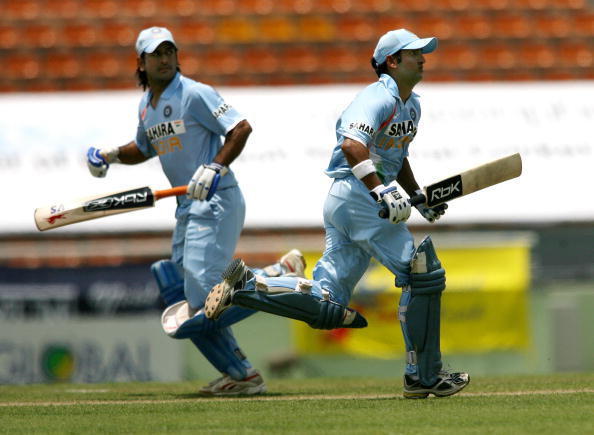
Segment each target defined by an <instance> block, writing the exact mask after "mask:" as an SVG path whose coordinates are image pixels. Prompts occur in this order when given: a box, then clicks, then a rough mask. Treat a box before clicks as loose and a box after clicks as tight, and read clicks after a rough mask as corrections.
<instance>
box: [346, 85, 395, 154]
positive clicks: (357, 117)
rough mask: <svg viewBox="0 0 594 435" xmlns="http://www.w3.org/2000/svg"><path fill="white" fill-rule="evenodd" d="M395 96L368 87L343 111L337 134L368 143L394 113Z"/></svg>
mask: <svg viewBox="0 0 594 435" xmlns="http://www.w3.org/2000/svg"><path fill="white" fill-rule="evenodd" d="M394 104H395V101H394V98H393V97H390V96H389V95H384V94H383V93H382V92H381V90H380V92H378V89H377V88H371V87H369V88H367V89H365V90H363V91H362V92H361V93H360V94H359V95H357V96H356V97H355V99H354V100H353V102H352V103H351V104H350V105H349V106H348V107H347V108H346V110H345V111H344V112H343V114H342V116H341V118H340V121H339V125H338V127H337V130H336V133H337V135H340V136H343V137H345V138H350V139H353V140H356V141H358V142H361V143H363V144H364V145H368V144H369V143H370V142H371V141H372V139H373V138H374V137H375V135H376V134H377V133H378V132H379V130H380V128H381V127H382V124H383V123H385V122H386V121H387V120H389V118H390V117H391V116H392V114H393V113H394Z"/></svg>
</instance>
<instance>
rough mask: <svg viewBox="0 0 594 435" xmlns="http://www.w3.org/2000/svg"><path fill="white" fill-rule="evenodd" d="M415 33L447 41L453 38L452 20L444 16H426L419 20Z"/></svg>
mask: <svg viewBox="0 0 594 435" xmlns="http://www.w3.org/2000/svg"><path fill="white" fill-rule="evenodd" d="M415 33H416V34H418V35H426V36H437V37H438V38H439V39H440V40H447V39H449V38H451V37H452V34H453V28H452V24H451V20H450V19H449V18H447V17H444V16H443V15H442V16H440V15H434V14H424V15H422V16H421V17H420V18H419V19H418V20H417V23H416V26H415Z"/></svg>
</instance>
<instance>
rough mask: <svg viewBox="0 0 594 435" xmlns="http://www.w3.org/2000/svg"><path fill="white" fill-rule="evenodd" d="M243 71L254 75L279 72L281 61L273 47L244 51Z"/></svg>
mask: <svg viewBox="0 0 594 435" xmlns="http://www.w3.org/2000/svg"><path fill="white" fill-rule="evenodd" d="M242 54H243V56H242V59H243V61H242V65H243V68H242V70H245V72H248V73H252V74H271V73H274V72H276V71H278V69H279V67H280V60H279V56H278V54H277V52H276V50H275V49H274V48H272V47H265V46H258V45H255V46H253V47H250V48H247V49H246V50H244V51H243V53H242Z"/></svg>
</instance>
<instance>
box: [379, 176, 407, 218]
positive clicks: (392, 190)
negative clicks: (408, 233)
mask: <svg viewBox="0 0 594 435" xmlns="http://www.w3.org/2000/svg"><path fill="white" fill-rule="evenodd" d="M369 193H370V194H371V196H372V198H373V199H375V200H376V201H377V202H378V203H381V202H383V203H384V204H385V206H386V210H387V211H388V212H389V215H388V219H389V220H390V222H391V223H393V224H397V223H399V222H404V221H406V220H407V219H408V218H409V217H410V202H409V200H408V199H406V198H403V197H402V195H400V193H398V189H397V188H396V182H395V181H392V182H391V183H390V184H388V186H384V185H383V184H380V185H379V186H376V187H375V188H374V189H373V190H372V191H371V192H369Z"/></svg>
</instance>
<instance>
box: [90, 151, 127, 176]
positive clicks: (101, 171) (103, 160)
mask: <svg viewBox="0 0 594 435" xmlns="http://www.w3.org/2000/svg"><path fill="white" fill-rule="evenodd" d="M119 153H120V150H119V148H113V149H108V150H103V149H99V148H95V147H90V148H89V150H88V151H87V167H88V168H89V172H90V173H91V175H92V176H93V177H98V178H103V177H105V175H106V174H107V170H108V169H109V164H110V163H116V162H119V161H120V160H119V159H118V154H119Z"/></svg>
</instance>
